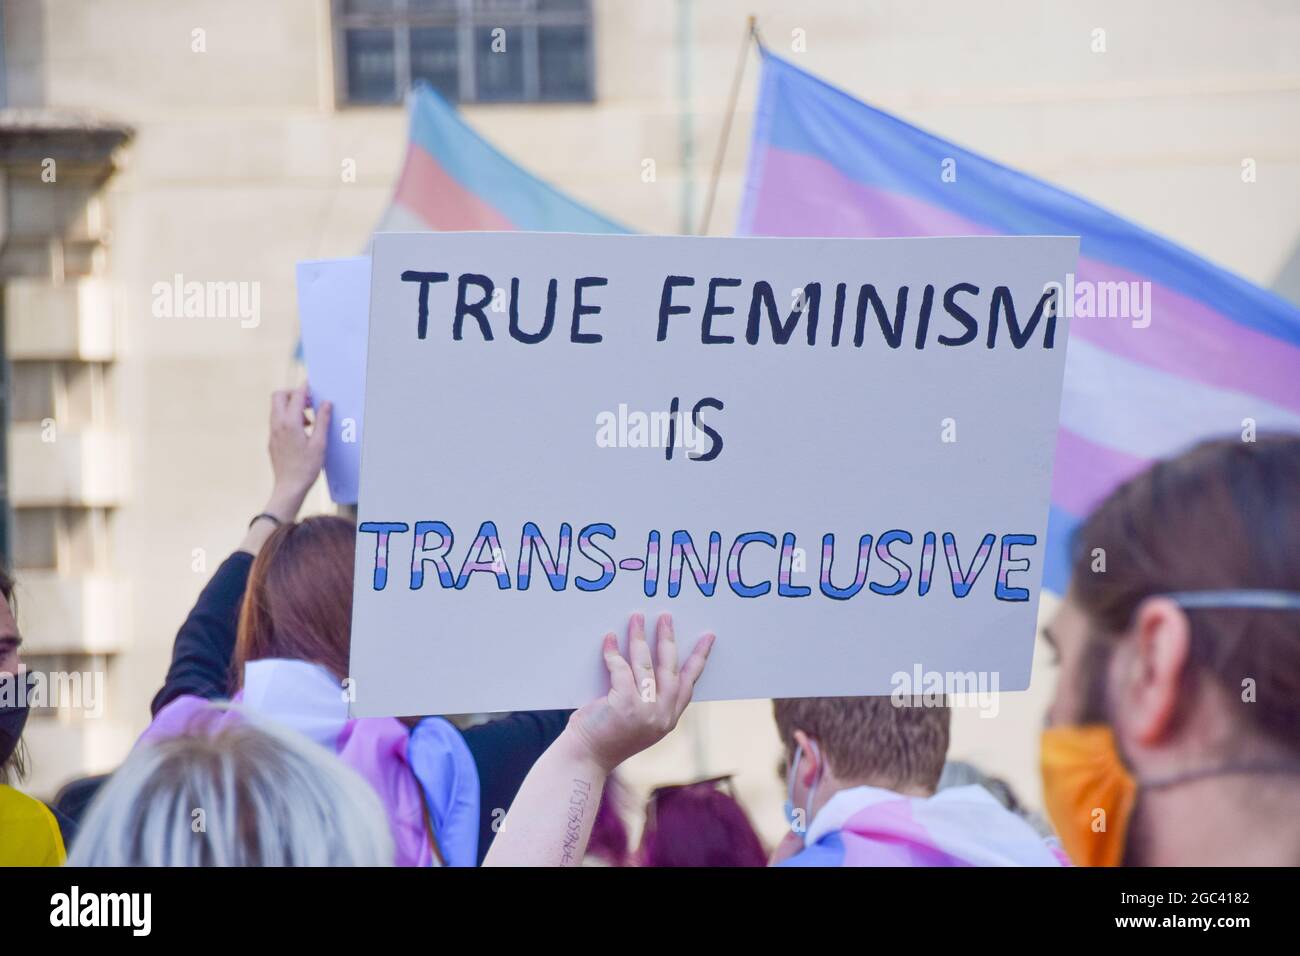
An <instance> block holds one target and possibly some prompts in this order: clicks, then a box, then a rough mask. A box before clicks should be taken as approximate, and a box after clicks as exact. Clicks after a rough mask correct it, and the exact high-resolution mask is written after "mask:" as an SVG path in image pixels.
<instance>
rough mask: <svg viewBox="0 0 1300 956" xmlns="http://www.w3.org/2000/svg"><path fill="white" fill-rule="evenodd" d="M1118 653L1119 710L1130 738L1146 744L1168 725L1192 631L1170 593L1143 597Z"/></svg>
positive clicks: (1163, 736)
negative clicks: (1126, 645)
mask: <svg viewBox="0 0 1300 956" xmlns="http://www.w3.org/2000/svg"><path fill="white" fill-rule="evenodd" d="M1125 643H1126V644H1128V647H1127V648H1125V653H1124V654H1123V655H1122V656H1121V658H1120V659H1121V664H1120V666H1121V668H1122V672H1121V673H1120V674H1119V675H1117V680H1118V682H1119V688H1118V690H1119V695H1118V696H1119V702H1120V708H1119V715H1122V720H1123V723H1124V724H1125V725H1126V729H1127V730H1128V732H1129V734H1130V735H1131V736H1132V738H1133V740H1134V741H1135V742H1136V743H1138V744H1141V745H1142V746H1146V747H1150V746H1153V745H1155V744H1159V743H1160V742H1161V741H1163V740H1165V739H1166V738H1167V737H1168V736H1169V734H1170V732H1171V731H1172V729H1173V721H1174V716H1175V714H1176V713H1177V710H1178V699H1179V695H1180V693H1181V692H1182V687H1183V672H1184V670H1185V669H1186V667H1187V661H1188V657H1189V656H1190V655H1191V644H1192V631H1191V625H1190V623H1189V622H1188V620H1187V615H1186V614H1184V613H1183V609H1182V608H1180V607H1179V606H1178V605H1177V604H1175V603H1174V602H1173V601H1171V600H1170V599H1169V598H1164V597H1153V598H1148V599H1147V600H1145V601H1143V602H1142V603H1141V604H1140V605H1139V606H1138V609H1137V613H1136V614H1135V615H1134V618H1133V624H1132V627H1131V629H1130V632H1129V640H1128V641H1127V642H1125Z"/></svg>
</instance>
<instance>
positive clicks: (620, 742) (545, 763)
mask: <svg viewBox="0 0 1300 956" xmlns="http://www.w3.org/2000/svg"><path fill="white" fill-rule="evenodd" d="M655 634H656V642H655V655H654V657H657V658H658V660H657V662H656V661H655V660H654V657H652V655H651V653H650V646H649V644H648V643H647V642H646V636H645V618H644V617H642V616H641V615H640V614H634V615H633V616H632V619H631V620H630V621H629V622H628V641H627V643H628V656H627V658H626V659H625V658H624V657H623V655H622V654H620V653H619V650H618V639H617V638H616V637H615V636H614V635H613V634H612V633H611V634H606V635H605V640H604V645H603V648H602V653H603V654H604V657H605V666H606V667H607V668H608V669H609V683H610V688H609V693H608V694H606V695H605V696H604V697H601V698H599V699H597V700H594V701H592V702H591V703H589V704H587V705H586V706H585V707H583V708H582V709H581V710H579V711H577V712H576V713H574V715H573V716H572V717H571V718H570V719H569V724H568V726H567V727H565V729H564V731H563V732H562V733H561V734H560V736H559V737H558V738H557V739H556V741H555V743H553V744H552V745H551V746H550V747H549V748H547V750H546V752H545V753H544V754H542V756H541V757H540V758H539V759H538V761H537V763H536V764H534V765H533V769H532V770H530V771H529V773H528V776H527V777H525V778H524V783H523V786H522V787H520V788H519V793H518V795H517V796H516V797H515V799H514V803H513V804H511V806H510V810H509V811H508V812H507V813H506V816H505V820H504V822H503V824H502V826H501V829H500V832H499V833H497V835H496V839H495V841H494V842H493V844H492V847H491V849H490V850H488V854H487V859H486V860H485V861H484V865H485V866H577V865H579V864H580V863H581V862H582V858H583V855H584V854H585V853H586V850H587V840H588V839H589V838H590V837H591V826H592V823H593V822H594V821H595V819H596V808H597V807H599V806H600V795H601V792H602V791H603V790H604V788H605V780H606V778H608V776H609V774H610V773H611V772H612V771H613V769H614V768H615V767H617V766H618V765H619V764H621V763H622V762H623V761H624V760H626V759H627V758H628V757H631V756H632V755H633V754H636V753H640V752H641V751H642V750H645V749H646V748H647V747H649V746H651V745H652V744H654V743H657V742H658V741H659V740H662V739H663V738H664V736H666V735H667V734H668V732H669V731H671V730H672V729H673V728H674V727H676V726H677V721H678V719H679V718H680V717H681V715H682V711H684V710H685V709H686V705H687V704H689V703H690V701H691V694H692V693H693V691H694V690H695V682H696V681H697V680H699V677H700V674H701V673H703V671H704V664H705V662H706V661H707V660H708V656H709V650H710V649H711V648H712V647H713V635H712V634H706V635H704V636H703V637H702V638H700V640H699V642H698V643H697V644H696V645H695V649H694V651H692V652H691V655H690V657H688V658H687V659H686V663H685V664H683V665H681V667H680V668H679V667H678V663H677V643H676V639H675V637H674V634H673V622H672V618H671V617H670V616H669V615H667V614H662V615H660V617H659V621H658V623H657V625H656V630H655Z"/></svg>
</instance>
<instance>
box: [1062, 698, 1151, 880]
mask: <svg viewBox="0 0 1300 956" xmlns="http://www.w3.org/2000/svg"><path fill="white" fill-rule="evenodd" d="M1040 760H1041V769H1042V774H1043V802H1044V803H1045V805H1046V808H1047V815H1048V817H1049V818H1050V819H1051V821H1052V826H1054V827H1055V828H1056V833H1057V836H1059V837H1060V838H1061V845H1062V846H1063V847H1064V848H1065V852H1066V854H1068V855H1069V857H1070V859H1071V860H1072V861H1073V862H1074V864H1075V865H1076V866H1119V865H1120V864H1121V863H1122V862H1123V861H1124V843H1125V840H1126V839H1127V836H1128V824H1129V817H1130V816H1131V815H1132V813H1133V804H1134V802H1135V801H1136V799H1137V790H1138V788H1137V781H1136V780H1134V779H1133V776H1132V774H1130V773H1129V772H1128V768H1126V767H1125V766H1124V762H1123V761H1122V760H1120V756H1119V749H1118V748H1117V747H1116V746H1115V735H1114V734H1113V733H1112V732H1111V729H1110V728H1109V727H1107V726H1106V725H1104V724H1085V725H1082V726H1064V727H1048V728H1047V729H1046V730H1044V731H1043V735H1042V743H1041V755H1040Z"/></svg>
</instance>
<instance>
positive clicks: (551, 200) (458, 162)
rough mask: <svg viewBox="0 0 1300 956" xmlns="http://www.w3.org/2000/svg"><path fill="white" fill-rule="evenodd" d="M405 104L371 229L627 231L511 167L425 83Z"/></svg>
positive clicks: (399, 230)
mask: <svg viewBox="0 0 1300 956" xmlns="http://www.w3.org/2000/svg"><path fill="white" fill-rule="evenodd" d="M408 107H409V110H410V116H411V128H410V140H409V143H408V145H407V147H406V162H405V164H404V165H403V166H402V174H401V176H400V177H398V180H397V188H396V189H395V190H394V192H393V200H392V203H391V205H389V207H388V210H387V212H385V213H384V216H383V219H382V220H380V223H379V225H378V226H377V227H376V229H375V231H376V232H430V231H433V232H452V231H460V230H514V229H526V230H532V231H537V232H615V233H622V232H628V230H627V229H625V228H624V227H623V226H620V225H619V224H618V223H616V222H612V221H610V220H609V219H606V218H605V217H604V216H601V215H598V214H597V213H594V212H592V211H591V210H590V209H588V208H587V207H586V206H584V205H582V204H581V203H578V202H575V201H574V200H572V199H570V198H569V197H568V196H566V195H564V193H562V192H560V191H559V190H557V189H556V188H555V187H553V186H551V185H550V184H548V183H545V182H543V181H542V180H540V179H538V178H537V177H536V176H534V175H532V174H531V173H528V172H526V171H525V170H523V169H521V168H520V167H518V166H516V165H515V164H514V163H513V162H511V161H510V160H509V159H507V158H506V157H505V156H503V155H502V154H501V153H500V152H499V151H498V150H497V149H496V147H494V146H492V145H491V144H490V143H488V141H487V140H485V139H483V137H481V136H479V135H478V133H476V132H474V130H472V129H470V127H469V126H468V125H467V124H466V123H465V121H464V120H462V119H461V118H460V114H458V113H457V112H456V111H455V110H454V109H453V108H452V107H451V106H450V105H449V104H448V103H447V101H446V100H444V99H443V98H442V97H441V96H439V95H438V94H437V93H435V92H434V90H433V88H432V87H430V86H428V85H427V84H423V83H422V84H420V85H418V86H416V87H415V88H414V89H413V90H412V91H411V95H410V97H409V99H408Z"/></svg>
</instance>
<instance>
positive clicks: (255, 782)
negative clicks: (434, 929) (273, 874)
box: [68, 704, 393, 866]
mask: <svg viewBox="0 0 1300 956" xmlns="http://www.w3.org/2000/svg"><path fill="white" fill-rule="evenodd" d="M219 709H225V708H224V706H223V705H217V704H214V705H213V710H214V711H216V710H219ZM241 717H242V718H243V719H241V720H239V721H237V722H227V723H225V724H224V725H223V726H220V727H218V728H217V729H215V730H213V731H211V732H209V733H193V734H186V735H184V736H180V737H174V738H171V739H168V740H164V741H160V742H158V743H154V744H149V745H146V746H142V747H138V748H136V750H135V751H134V752H133V753H132V754H131V755H130V756H129V757H128V758H127V760H126V762H125V763H123V764H122V766H121V767H120V768H119V769H118V770H117V772H116V773H114V774H113V776H112V778H111V779H110V780H109V781H108V783H106V784H105V785H104V788H103V790H101V791H100V793H99V796H98V797H96V799H95V801H94V803H92V804H91V806H90V809H89V811H88V812H87V815H86V819H85V821H84V822H83V823H82V825H81V828H80V831H79V833H78V835H77V838H76V840H75V841H74V843H73V847H72V853H71V854H70V856H69V857H68V864H69V865H70V866H391V865H392V863H393V840H392V835H391V834H390V832H389V829H388V818H387V815H386V814H385V812H384V808H383V805H382V804H381V803H380V801H379V798H378V796H377V795H376V794H375V792H374V791H373V790H372V789H371V788H370V785H369V784H367V783H366V782H365V780H363V779H362V778H361V777H360V776H359V775H358V774H357V773H356V772H355V771H353V770H352V769H351V768H349V767H348V766H347V765H345V764H344V763H343V762H342V761H341V760H339V759H338V758H337V757H336V756H334V755H333V754H331V753H330V752H329V751H327V750H326V749H325V748H323V747H321V746H320V745H319V744H316V743H313V742H312V741H310V740H308V739H307V738H306V737H303V736H301V735H300V734H298V733H296V732H293V731H290V730H287V729H284V728H281V727H276V726H273V725H271V724H267V723H261V722H256V721H254V720H252V719H250V718H248V716H247V714H246V712H241Z"/></svg>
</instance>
